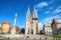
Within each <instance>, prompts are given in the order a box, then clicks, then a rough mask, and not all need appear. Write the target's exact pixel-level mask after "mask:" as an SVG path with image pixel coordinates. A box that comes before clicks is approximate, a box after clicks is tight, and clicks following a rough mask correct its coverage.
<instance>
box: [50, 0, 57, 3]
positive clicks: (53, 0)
mask: <svg viewBox="0 0 61 40" xmlns="http://www.w3.org/2000/svg"><path fill="white" fill-rule="evenodd" d="M55 1H57V0H51V1H50V2H49V4H52V3H53V2H55Z"/></svg>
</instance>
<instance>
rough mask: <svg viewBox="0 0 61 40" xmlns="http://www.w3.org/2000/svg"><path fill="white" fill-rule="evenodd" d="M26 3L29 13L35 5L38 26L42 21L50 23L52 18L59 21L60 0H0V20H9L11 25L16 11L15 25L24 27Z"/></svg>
mask: <svg viewBox="0 0 61 40" xmlns="http://www.w3.org/2000/svg"><path fill="white" fill-rule="evenodd" d="M28 5H29V6H30V11H31V15H32V11H33V9H34V5H35V6H36V10H37V13H38V25H39V28H42V26H43V25H42V24H44V23H47V22H49V23H51V21H52V19H53V18H55V19H57V20H58V21H60V22H61V0H0V22H1V23H4V22H5V21H6V20H9V22H10V25H11V26H13V25H14V15H15V13H17V14H18V16H17V22H16V25H17V26H19V27H20V28H25V22H26V12H27V8H28Z"/></svg>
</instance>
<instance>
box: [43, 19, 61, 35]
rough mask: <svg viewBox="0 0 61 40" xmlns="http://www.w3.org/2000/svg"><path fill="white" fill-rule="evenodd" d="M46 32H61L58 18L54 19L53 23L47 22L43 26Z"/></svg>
mask: <svg viewBox="0 0 61 40" xmlns="http://www.w3.org/2000/svg"><path fill="white" fill-rule="evenodd" d="M43 29H44V34H46V35H50V34H61V23H60V22H58V21H57V20H56V19H53V20H52V23H46V24H45V25H44V27H43Z"/></svg>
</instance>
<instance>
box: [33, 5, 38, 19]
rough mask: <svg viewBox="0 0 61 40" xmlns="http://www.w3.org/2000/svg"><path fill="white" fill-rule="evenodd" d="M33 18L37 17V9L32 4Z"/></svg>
mask: <svg viewBox="0 0 61 40" xmlns="http://www.w3.org/2000/svg"><path fill="white" fill-rule="evenodd" d="M33 18H37V10H36V7H35V6H34V11H33Z"/></svg>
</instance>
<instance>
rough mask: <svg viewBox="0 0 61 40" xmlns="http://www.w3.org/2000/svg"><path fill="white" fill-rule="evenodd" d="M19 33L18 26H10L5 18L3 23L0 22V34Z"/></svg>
mask: <svg viewBox="0 0 61 40" xmlns="http://www.w3.org/2000/svg"><path fill="white" fill-rule="evenodd" d="M12 30H14V31H15V32H16V34H19V32H20V29H19V28H18V27H10V23H9V21H8V20H6V21H5V22H4V23H0V34H11V33H14V31H12Z"/></svg>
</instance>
